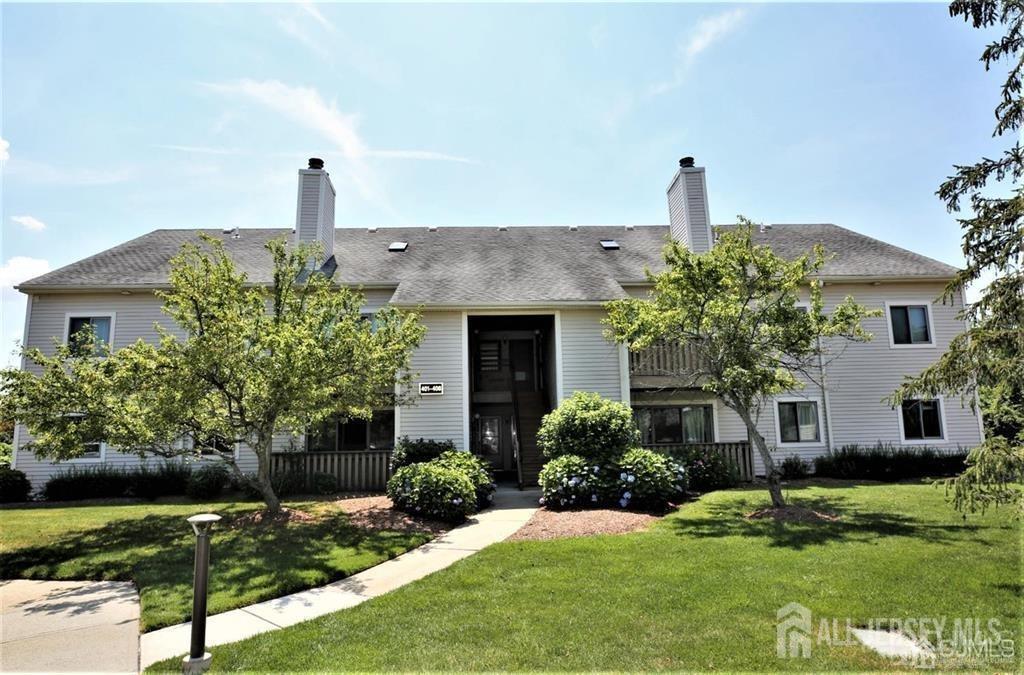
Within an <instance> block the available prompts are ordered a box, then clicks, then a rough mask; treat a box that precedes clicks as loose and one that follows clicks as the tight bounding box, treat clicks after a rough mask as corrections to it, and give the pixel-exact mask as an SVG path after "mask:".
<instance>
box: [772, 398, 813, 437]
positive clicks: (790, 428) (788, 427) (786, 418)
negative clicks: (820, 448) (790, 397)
mask: <svg viewBox="0 0 1024 675" xmlns="http://www.w3.org/2000/svg"><path fill="white" fill-rule="evenodd" d="M778 419H779V441H780V442H782V443H813V442H815V441H820V440H821V429H820V425H819V423H818V402H817V401H779V402H778Z"/></svg>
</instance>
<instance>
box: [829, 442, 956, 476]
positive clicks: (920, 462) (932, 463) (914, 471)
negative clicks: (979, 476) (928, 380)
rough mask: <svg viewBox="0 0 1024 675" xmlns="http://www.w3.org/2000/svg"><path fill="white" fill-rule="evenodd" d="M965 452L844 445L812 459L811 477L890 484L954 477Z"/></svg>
mask: <svg viewBox="0 0 1024 675" xmlns="http://www.w3.org/2000/svg"><path fill="white" fill-rule="evenodd" d="M966 460H967V451H966V450H960V449H958V450H955V451H952V452H950V451H944V450H936V449H935V448H930V447H920V448H903V447H898V446H892V445H883V444H881V443H879V444H878V445H876V446H874V447H868V448H865V447H863V446H859V445H844V446H843V447H842V448H840V449H839V450H837V451H835V452H832V453H829V454H827V455H821V456H820V457H815V458H814V473H815V475H817V476H821V477H825V478H846V479H863V480H877V481H883V482H894V481H899V480H905V479H908V478H924V477H936V478H937V477H942V476H956V475H958V474H960V473H961V472H963V470H964V468H965V462H966Z"/></svg>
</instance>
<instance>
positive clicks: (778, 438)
mask: <svg viewBox="0 0 1024 675" xmlns="http://www.w3.org/2000/svg"><path fill="white" fill-rule="evenodd" d="M780 403H813V404H814V405H815V410H816V411H817V413H818V440H816V441H783V440H782V424H781V422H780V420H779V417H780V415H779V404H780ZM772 408H773V409H772V414H773V416H774V417H775V447H777V448H812V447H825V425H824V421H823V420H822V417H821V410H822V403H821V398H820V397H818V396H780V397H776V398H775V399H774V402H773V403H772Z"/></svg>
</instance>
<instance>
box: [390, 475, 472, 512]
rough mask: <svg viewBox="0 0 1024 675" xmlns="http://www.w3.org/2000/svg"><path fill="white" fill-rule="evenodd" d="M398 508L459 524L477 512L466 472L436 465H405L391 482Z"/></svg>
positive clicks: (395, 503)
mask: <svg viewBox="0 0 1024 675" xmlns="http://www.w3.org/2000/svg"><path fill="white" fill-rule="evenodd" d="M387 494H388V497H390V498H391V501H392V503H393V504H394V505H395V508H397V509H400V510H402V511H405V512H406V513H411V514H413V515H416V516H423V517H425V518H435V519H437V520H445V521H449V522H453V523H458V522H461V521H463V520H465V519H466V517H467V516H469V515H470V514H471V513H473V512H475V511H476V490H475V489H474V487H473V481H471V480H470V478H469V476H467V475H466V472H465V471H462V470H460V469H456V468H452V467H451V466H444V465H443V464H441V463H439V462H437V461H433V462H420V463H417V464H409V465H408V466H404V467H402V468H401V469H399V470H398V471H396V472H395V474H394V475H393V476H392V477H391V479H390V480H388V485H387Z"/></svg>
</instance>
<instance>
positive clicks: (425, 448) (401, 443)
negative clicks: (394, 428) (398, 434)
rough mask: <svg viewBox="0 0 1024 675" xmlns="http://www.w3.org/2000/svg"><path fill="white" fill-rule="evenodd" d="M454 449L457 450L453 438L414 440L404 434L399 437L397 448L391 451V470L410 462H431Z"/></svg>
mask: <svg viewBox="0 0 1024 675" xmlns="http://www.w3.org/2000/svg"><path fill="white" fill-rule="evenodd" d="M452 450H455V442H454V441H451V440H448V441H435V440H433V439H427V438H417V439H416V440H412V439H410V438H409V437H408V436H403V437H402V438H399V439H398V442H397V443H396V444H395V450H394V452H392V453H391V470H392V471H397V470H398V469H401V468H402V467H403V466H408V465H410V464H417V463H419V462H429V461H430V460H432V459H437V458H438V457H440V456H441V455H443V454H444V453H446V452H450V451H452Z"/></svg>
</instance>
